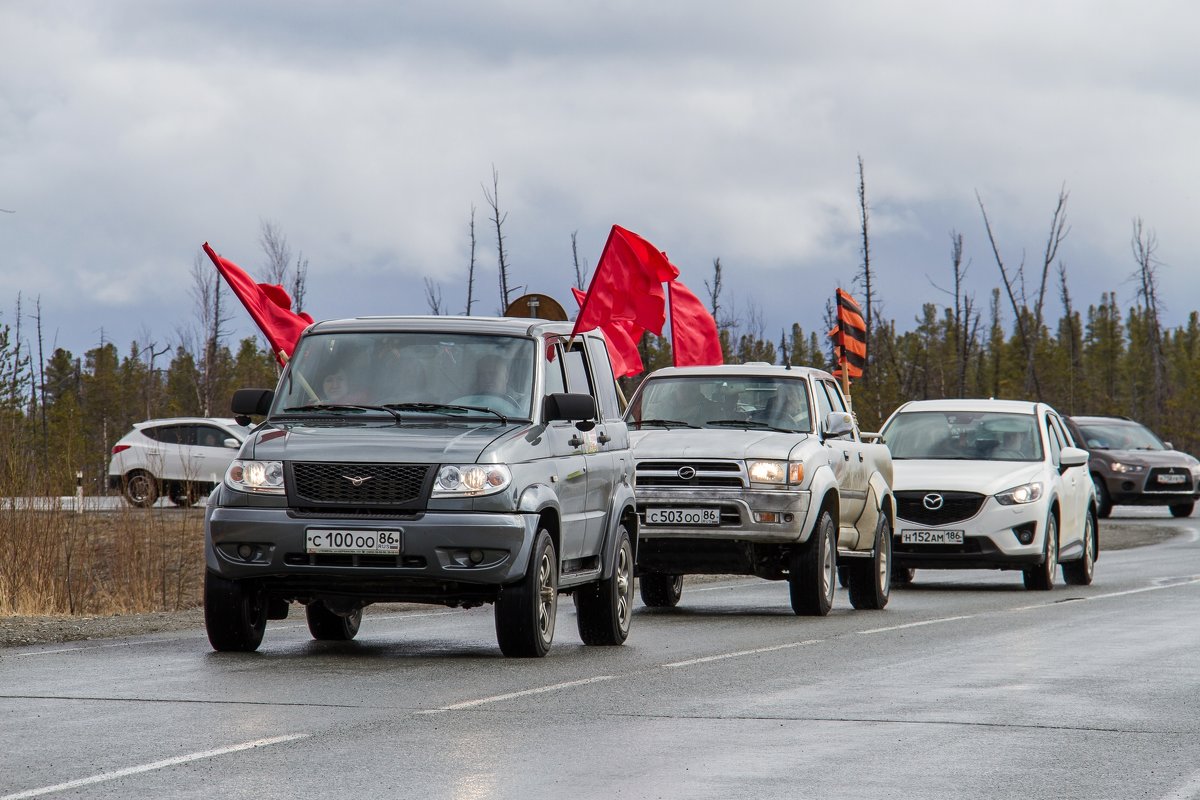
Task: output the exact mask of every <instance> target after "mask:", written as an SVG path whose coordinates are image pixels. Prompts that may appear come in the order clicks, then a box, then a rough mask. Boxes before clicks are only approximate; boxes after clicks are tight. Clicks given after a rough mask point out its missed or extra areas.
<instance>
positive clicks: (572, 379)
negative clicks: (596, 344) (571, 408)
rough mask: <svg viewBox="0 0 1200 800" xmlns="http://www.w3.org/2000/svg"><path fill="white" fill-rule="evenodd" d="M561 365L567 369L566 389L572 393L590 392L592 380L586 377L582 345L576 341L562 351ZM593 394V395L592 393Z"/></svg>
mask: <svg viewBox="0 0 1200 800" xmlns="http://www.w3.org/2000/svg"><path fill="white" fill-rule="evenodd" d="M563 366H565V367H566V370H567V391H568V392H571V393H573V394H592V382H591V380H590V379H589V378H588V371H587V362H586V361H585V360H584V355H583V347H582V346H581V344H580V343H578V342H577V343H576V344H575V345H574V346H573V347H572V348H571V349H570V350H568V351H566V352H565V353H563ZM593 396H594V395H593Z"/></svg>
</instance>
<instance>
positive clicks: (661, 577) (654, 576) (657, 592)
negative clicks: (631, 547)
mask: <svg viewBox="0 0 1200 800" xmlns="http://www.w3.org/2000/svg"><path fill="white" fill-rule="evenodd" d="M638 591H639V592H640V593H641V595H642V602H643V603H644V604H645V605H646V607H647V608H674V607H675V606H677V605H679V598H680V597H682V596H683V576H682V575H673V574H671V573H668V572H648V573H646V574H645V575H643V576H642V577H640V578H638Z"/></svg>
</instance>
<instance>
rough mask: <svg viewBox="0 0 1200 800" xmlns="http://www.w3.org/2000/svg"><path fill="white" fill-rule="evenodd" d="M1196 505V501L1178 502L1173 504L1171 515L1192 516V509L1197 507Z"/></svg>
mask: <svg viewBox="0 0 1200 800" xmlns="http://www.w3.org/2000/svg"><path fill="white" fill-rule="evenodd" d="M1195 507H1196V503H1195V502H1191V503H1176V504H1175V505H1173V506H1171V516H1172V517H1190V516H1191V515H1192V510H1193V509H1195Z"/></svg>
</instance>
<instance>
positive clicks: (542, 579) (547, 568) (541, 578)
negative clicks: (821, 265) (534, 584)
mask: <svg viewBox="0 0 1200 800" xmlns="http://www.w3.org/2000/svg"><path fill="white" fill-rule="evenodd" d="M553 571H554V570H553V565H552V564H551V563H550V554H549V553H543V554H542V558H541V560H540V561H539V562H538V620H537V621H538V630H539V631H541V634H542V638H544V639H548V638H549V634H550V632H552V631H553V630H554V601H555V598H557V597H558V590H557V589H556V588H555V587H554V581H553V580H552V575H553Z"/></svg>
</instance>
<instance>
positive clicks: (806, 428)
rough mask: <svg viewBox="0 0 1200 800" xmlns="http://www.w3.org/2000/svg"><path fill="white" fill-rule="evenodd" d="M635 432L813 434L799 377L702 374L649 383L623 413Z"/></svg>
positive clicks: (806, 394) (806, 397)
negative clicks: (687, 430) (682, 430)
mask: <svg viewBox="0 0 1200 800" xmlns="http://www.w3.org/2000/svg"><path fill="white" fill-rule="evenodd" d="M625 419H626V421H628V422H630V423H631V424H633V425H634V426H635V427H639V428H651V427H667V428H672V427H693V428H730V427H745V428H767V429H775V430H781V431H787V432H789V433H794V432H804V433H809V432H811V431H812V421H811V420H812V415H811V414H810V412H809V405H808V392H806V391H805V381H804V379H803V378H782V377H781V378H762V377H755V376H750V375H747V376H717V375H700V376H695V377H686V378H685V377H671V378H652V379H650V380H648V381H646V382H645V383H644V384H643V385H642V388H641V391H639V392H638V394H637V397H635V398H634V401H633V403H631V404H630V406H629V409H628V411H626V412H625Z"/></svg>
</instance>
